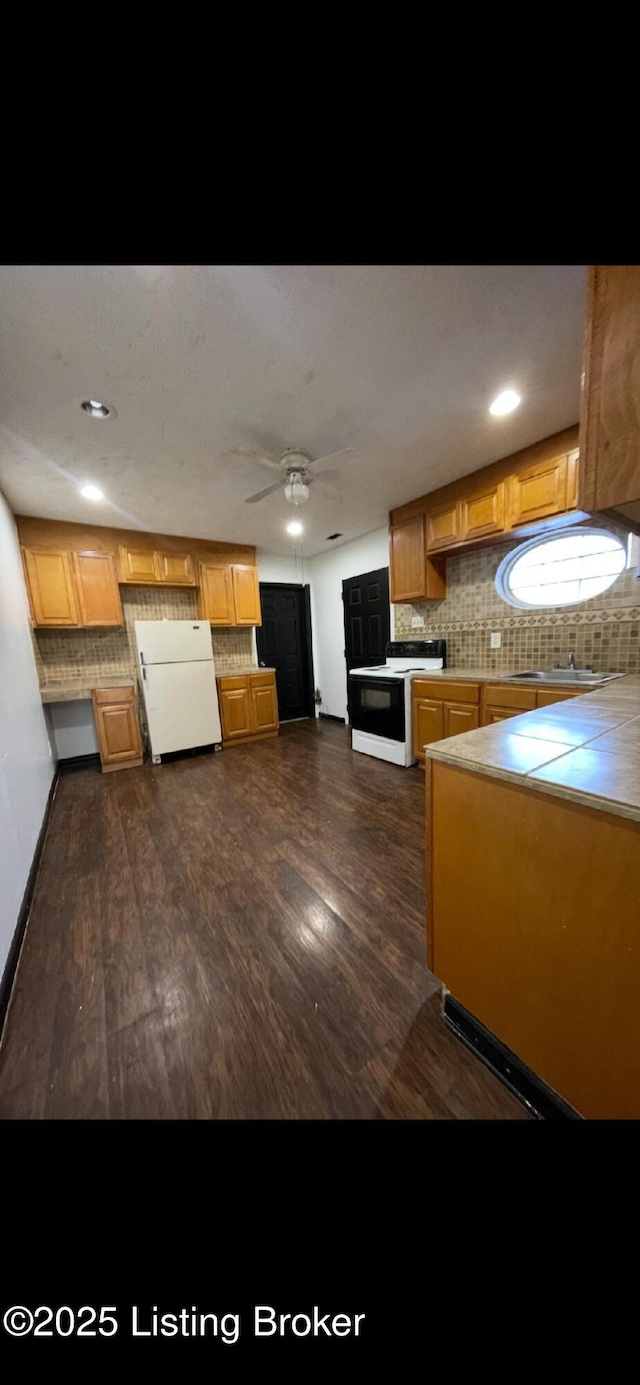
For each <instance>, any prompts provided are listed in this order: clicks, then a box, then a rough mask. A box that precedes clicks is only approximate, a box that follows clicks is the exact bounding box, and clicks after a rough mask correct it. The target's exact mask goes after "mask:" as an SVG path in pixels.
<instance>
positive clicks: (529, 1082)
mask: <svg viewBox="0 0 640 1385" xmlns="http://www.w3.org/2000/svg"><path fill="white" fill-rule="evenodd" d="M444 1018H445V1023H446V1025H447V1028H448V1029H450V1030H451V1032H452V1034H455V1036H456V1038H457V1039H460V1040H461V1042H462V1043H463V1044H465V1045H466V1047H467V1048H470V1049H471V1051H472V1053H475V1055H476V1057H477V1058H479V1059H480V1061H481V1062H482V1063H484V1065H485V1067H486V1068H490V1069H491V1072H493V1073H494V1074H495V1076H496V1077H499V1078H500V1081H501V1082H503V1083H504V1086H505V1087H508V1088H509V1091H510V1092H512V1093H513V1095H514V1096H515V1097H517V1098H518V1100H519V1101H521V1102H522V1104H523V1106H526V1107H527V1110H529V1111H530V1112H531V1114H532V1115H534V1116H535V1117H536V1118H537V1119H538V1120H582V1116H580V1115H579V1114H578V1112H577V1111H574V1109H573V1107H572V1106H569V1104H568V1102H566V1101H563V1099H562V1097H561V1096H558V1093H557V1092H554V1091H553V1088H551V1087H548V1086H547V1084H546V1082H543V1081H542V1078H541V1077H538V1076H537V1074H536V1073H535V1072H532V1071H531V1068H528V1067H527V1066H526V1063H523V1062H521V1060H520V1058H518V1057H517V1056H516V1054H515V1053H512V1052H511V1049H510V1048H507V1047H506V1044H503V1043H501V1041H500V1039H497V1038H496V1036H495V1034H492V1033H491V1030H489V1029H487V1028H485V1026H484V1024H482V1023H481V1021H480V1020H477V1019H476V1017H475V1015H472V1014H470V1012H469V1010H466V1009H465V1007H464V1005H461V1004H460V1002H459V1000H454V998H453V996H452V995H449V994H447V996H446V997H445V1002H444Z"/></svg>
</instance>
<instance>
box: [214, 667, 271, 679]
mask: <svg viewBox="0 0 640 1385" xmlns="http://www.w3.org/2000/svg"><path fill="white" fill-rule="evenodd" d="M249 673H275V669H274V668H271V666H270V665H269V664H267V665H266V666H265V667H264V668H263V667H262V664H243V666H242V668H225V669H223V670H222V673H216V678H246V677H247V675H248V674H249Z"/></svg>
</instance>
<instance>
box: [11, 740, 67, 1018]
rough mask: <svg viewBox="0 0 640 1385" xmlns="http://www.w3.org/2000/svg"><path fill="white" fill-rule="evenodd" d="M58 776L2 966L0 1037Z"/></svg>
mask: <svg viewBox="0 0 640 1385" xmlns="http://www.w3.org/2000/svg"><path fill="white" fill-rule="evenodd" d="M59 777H60V770H59V767H58V766H56V771H55V774H54V776H53V779H52V780H51V787H50V789H49V796H48V798H47V806H46V808H45V810H44V817H43V819H42V826H41V828H40V831H39V833H38V840H37V842H36V849H35V851H34V853H33V860H32V862H31V868H30V870H29V875H28V878H27V883H26V887H25V891H24V894H23V896H22V904H21V905H20V912H19V914H18V921H17V923H16V927H15V932H14V934H13V938H12V939H11V946H10V948H9V955H8V957H7V960H6V962H5V968H4V972H3V974H2V980H1V981H0V1038H1V1037H2V1031H3V1028H4V1022H5V1019H6V1017H7V1010H8V1008H9V1001H10V999H11V990H12V987H13V981H14V977H15V974H16V968H17V966H18V959H19V957H20V950H21V948H22V943H23V940H24V935H25V930H26V927H27V920H28V918H29V910H30V908H31V902H32V900H33V891H34V889H35V885H36V877H37V874H38V869H39V866H40V860H41V857H42V850H43V847H44V843H45V838H46V835H47V829H48V826H49V819H50V817H51V808H52V806H53V800H54V797H55V792H56V789H57V787H58V779H59Z"/></svg>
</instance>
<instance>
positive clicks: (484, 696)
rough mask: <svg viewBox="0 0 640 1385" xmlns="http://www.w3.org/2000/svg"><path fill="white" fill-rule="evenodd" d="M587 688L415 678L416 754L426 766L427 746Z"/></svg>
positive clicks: (547, 704)
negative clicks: (536, 686)
mask: <svg viewBox="0 0 640 1385" xmlns="http://www.w3.org/2000/svg"><path fill="white" fill-rule="evenodd" d="M586 691H587V689H584V688H580V689H575V690H574V689H571V691H568V690H566V691H565V689H564V688H562V689H560V688H526V687H523V686H522V685H521V684H511V683H471V682H469V683H467V682H462V680H459V681H458V680H456V679H451V680H449V679H445V678H441V679H436V678H414V680H413V684H412V725H413V753H414V755H415V757H416V759H417V760H418V763H419V764H421V765H424V763H425V758H426V757H425V750H424V748H425V746H426V745H431V744H432V743H433V742H434V741H442V740H446V739H447V738H448V737H449V736H459V735H462V734H463V733H464V732H465V731H476V730H477V729H478V727H479V726H494V725H495V724H496V723H497V722H499V721H507V720H508V719H509V717H519V716H522V713H523V712H533V711H534V710H535V708H536V707H550V706H551V705H552V703H554V702H564V700H565V698H567V697H579V696H580V693H581V692H586Z"/></svg>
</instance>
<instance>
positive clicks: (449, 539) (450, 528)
mask: <svg viewBox="0 0 640 1385" xmlns="http://www.w3.org/2000/svg"><path fill="white" fill-rule="evenodd" d="M460 509H461V507H460V505H459V504H458V501H457V500H453V501H452V500H447V501H445V503H444V504H443V505H436V507H435V509H434V510H430V511H429V513H428V514H427V553H432V552H433V551H434V550H435V551H436V552H437V550H438V549H439V548H451V546H452V545H453V544H456V543H459V542H460V524H461V519H460Z"/></svg>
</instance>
